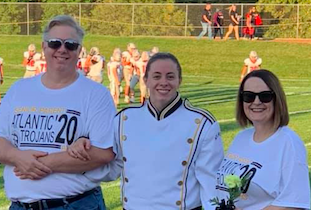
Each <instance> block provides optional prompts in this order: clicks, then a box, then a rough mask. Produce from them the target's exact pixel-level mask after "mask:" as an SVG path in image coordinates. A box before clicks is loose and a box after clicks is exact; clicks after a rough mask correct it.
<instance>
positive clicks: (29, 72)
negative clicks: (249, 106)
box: [23, 44, 41, 78]
mask: <svg viewBox="0 0 311 210" xmlns="http://www.w3.org/2000/svg"><path fill="white" fill-rule="evenodd" d="M40 57H41V55H40V53H37V52H36V46H35V44H30V45H28V51H26V52H24V59H23V66H25V67H26V71H25V74H24V78H28V77H33V76H35V75H36V67H35V62H36V61H38V60H40Z"/></svg>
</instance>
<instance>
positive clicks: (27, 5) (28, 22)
mask: <svg viewBox="0 0 311 210" xmlns="http://www.w3.org/2000/svg"><path fill="white" fill-rule="evenodd" d="M27 36H29V3H27Z"/></svg>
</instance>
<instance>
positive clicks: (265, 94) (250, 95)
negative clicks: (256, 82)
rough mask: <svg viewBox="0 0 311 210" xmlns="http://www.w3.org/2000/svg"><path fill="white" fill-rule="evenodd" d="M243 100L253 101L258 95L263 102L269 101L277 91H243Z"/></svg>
mask: <svg viewBox="0 0 311 210" xmlns="http://www.w3.org/2000/svg"><path fill="white" fill-rule="evenodd" d="M241 96H242V100H243V101H244V102H246V103H252V102H254V101H255V99H256V96H258V97H259V100H260V101H261V102H262V103H269V102H270V101H272V100H273V99H274V97H275V93H274V92H273V91H262V92H260V93H254V92H251V91H242V92H241Z"/></svg>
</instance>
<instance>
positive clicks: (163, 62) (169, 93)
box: [144, 59, 181, 111]
mask: <svg viewBox="0 0 311 210" xmlns="http://www.w3.org/2000/svg"><path fill="white" fill-rule="evenodd" d="M147 75H148V76H147V77H146V78H144V80H145V83H146V86H147V87H148V88H149V90H150V101H151V103H152V105H154V106H155V108H156V109H157V110H158V111H162V109H163V108H165V107H166V106H167V105H168V104H169V103H170V102H171V101H173V99H174V98H175V97H176V95H177V89H178V88H179V85H180V83H181V79H180V75H179V72H178V70H177V64H176V63H174V62H173V61H172V60H170V59H159V60H156V61H155V62H153V63H152V64H151V66H150V70H149V72H148V74H147Z"/></svg>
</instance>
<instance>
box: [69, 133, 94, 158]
mask: <svg viewBox="0 0 311 210" xmlns="http://www.w3.org/2000/svg"><path fill="white" fill-rule="evenodd" d="M90 148H91V142H90V140H89V139H87V138H79V139H78V140H77V141H76V142H74V143H72V144H71V145H70V146H69V147H68V149H67V152H68V154H69V155H70V156H71V157H73V158H78V159H80V160H83V161H87V160H91V157H90V155H89V154H88V153H87V150H89V149H90Z"/></svg>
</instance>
